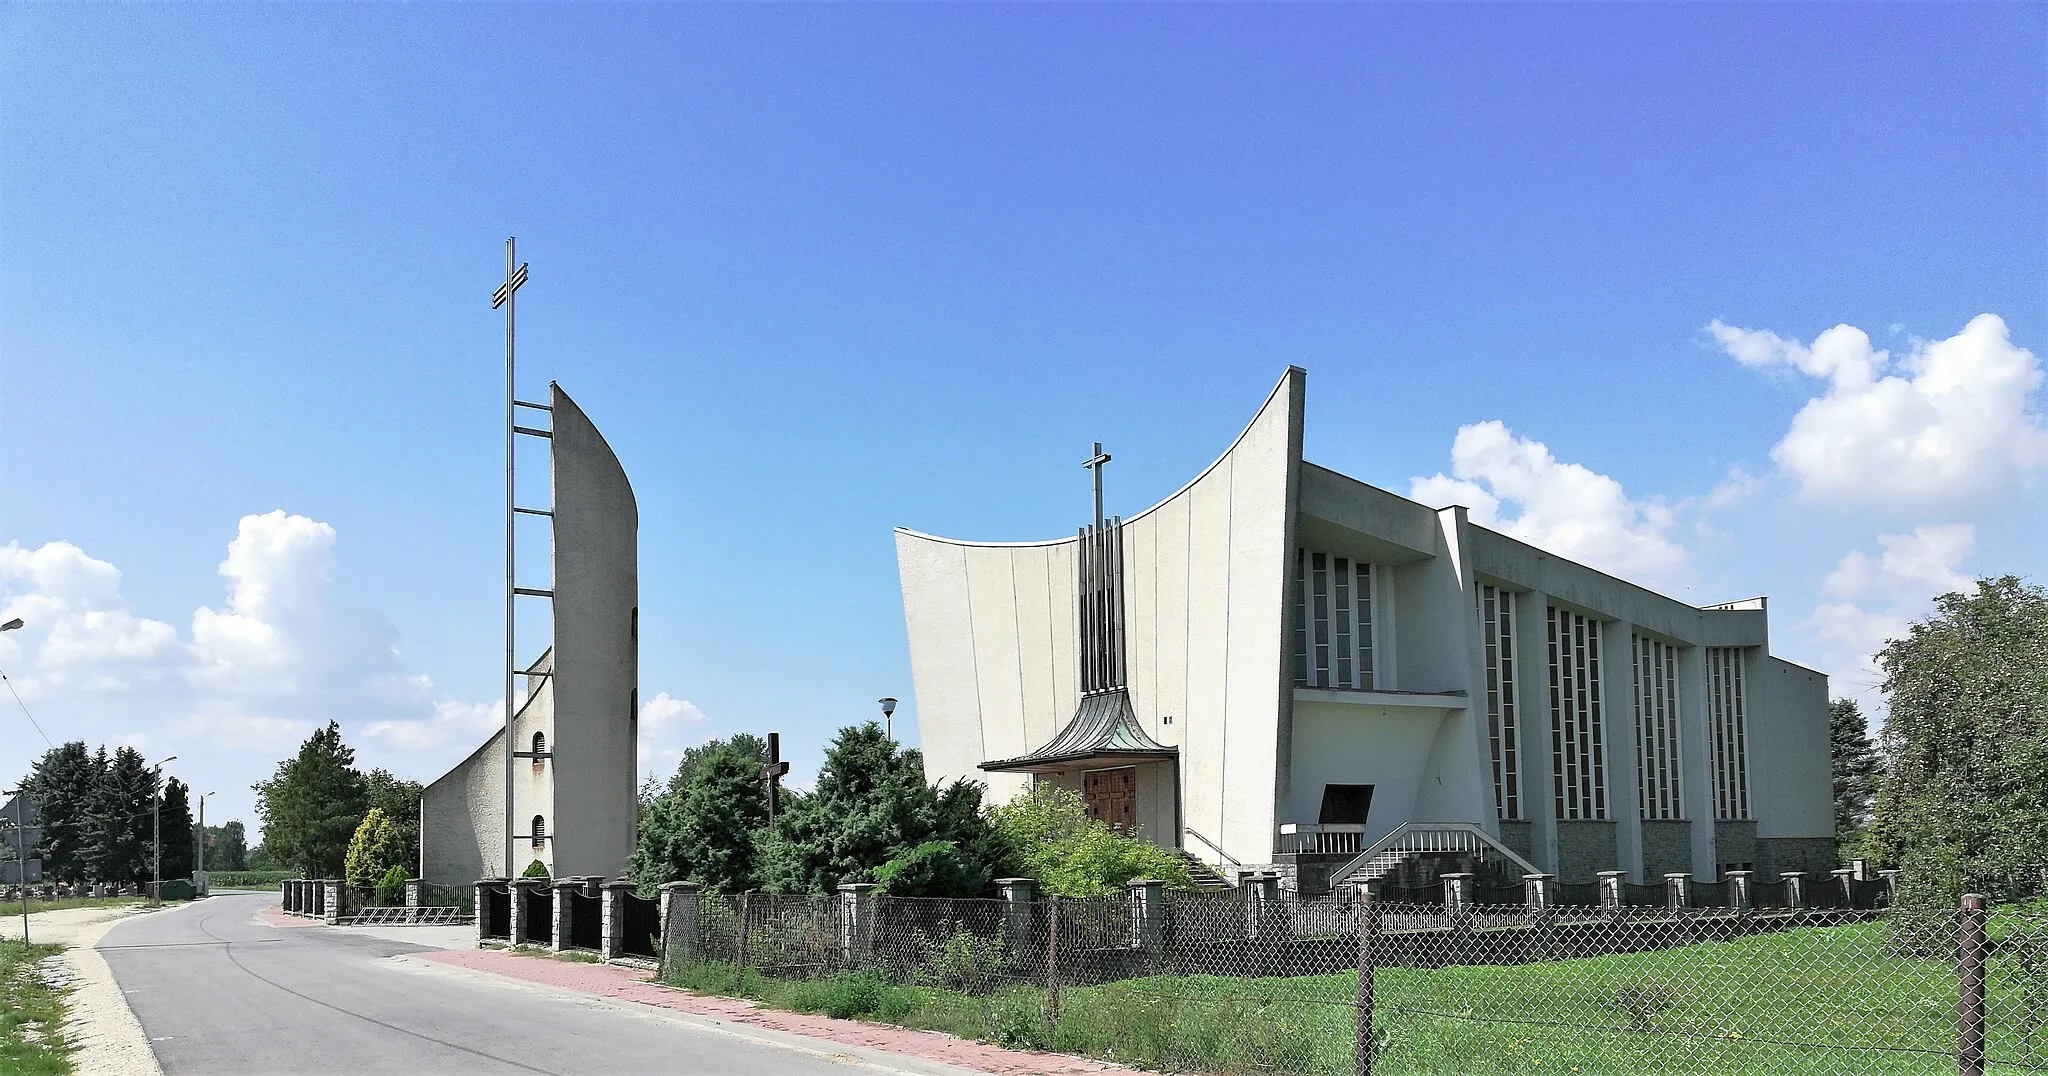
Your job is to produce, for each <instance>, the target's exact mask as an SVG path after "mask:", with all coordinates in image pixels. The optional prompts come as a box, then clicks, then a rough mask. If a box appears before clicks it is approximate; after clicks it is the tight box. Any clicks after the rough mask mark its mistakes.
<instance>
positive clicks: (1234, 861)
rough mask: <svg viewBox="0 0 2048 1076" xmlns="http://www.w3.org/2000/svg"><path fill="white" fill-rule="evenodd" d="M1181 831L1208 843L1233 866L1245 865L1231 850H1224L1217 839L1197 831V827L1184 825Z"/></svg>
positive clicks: (1211, 848)
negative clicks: (1213, 839)
mask: <svg viewBox="0 0 2048 1076" xmlns="http://www.w3.org/2000/svg"><path fill="white" fill-rule="evenodd" d="M1181 832H1183V833H1186V834H1187V835H1188V836H1190V837H1193V838H1194V839H1196V840H1198V841H1200V842H1202V843H1203V844H1206V845H1208V846H1209V850H1210V851H1212V852H1214V853H1216V854H1217V855H1219V856H1222V857H1223V859H1224V861H1225V862H1227V863H1229V864H1230V865H1231V866H1233V867H1242V866H1244V864H1243V863H1240V862H1238V860H1237V857H1235V856H1233V855H1231V854H1230V853H1229V852H1226V851H1224V850H1223V846H1222V845H1219V844H1217V843H1216V842H1215V841H1212V840H1210V839H1209V838H1207V837H1204V836H1202V835H1201V834H1199V833H1197V832H1195V828H1194V827H1193V826H1182V827H1181Z"/></svg>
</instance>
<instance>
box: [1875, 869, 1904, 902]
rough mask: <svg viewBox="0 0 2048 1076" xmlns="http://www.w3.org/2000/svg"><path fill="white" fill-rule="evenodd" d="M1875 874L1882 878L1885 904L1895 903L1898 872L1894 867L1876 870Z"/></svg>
mask: <svg viewBox="0 0 2048 1076" xmlns="http://www.w3.org/2000/svg"><path fill="white" fill-rule="evenodd" d="M1877 876H1878V877H1879V878H1882V879H1884V903H1885V906H1886V907H1891V906H1892V905H1894V904H1897V903H1898V902H1899V872H1898V871H1897V870H1896V869H1892V870H1881V871H1878V872H1877Z"/></svg>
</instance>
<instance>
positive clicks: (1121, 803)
mask: <svg viewBox="0 0 2048 1076" xmlns="http://www.w3.org/2000/svg"><path fill="white" fill-rule="evenodd" d="M1306 382H1307V375H1306V373H1305V372H1304V371H1302V370H1300V369H1297V368H1290V369H1289V370H1288V371H1287V373H1286V374H1285V376H1283V377H1282V378H1281V380H1280V383H1279V384H1278V385H1277V386H1276V387H1275V388H1274V389H1273V391H1272V393H1271V395H1270V396H1269V397H1268V398H1267V399H1266V401H1265V403H1264V405H1263V406H1262V407H1261V408H1260V409H1259V411H1258V413H1257V415H1256V417H1254V418H1253V419H1252V421H1251V423H1250V425H1249V426H1248V427H1246V429H1245V430H1244V432H1243V433H1242V434H1241V435H1240V436H1239V437H1238V438H1237V440H1236V442H1235V443H1234V444H1232V445H1231V446H1230V447H1229V449H1228V450H1227V451H1225V452H1224V453H1223V455H1222V456H1221V457H1220V458H1218V459H1217V460H1216V462H1215V463H1213V464H1211V465H1210V466H1209V467H1208V468H1207V469H1206V470H1204V471H1203V472H1202V473H1201V474H1199V475H1198V476H1196V477H1195V479H1194V480H1193V481H1191V482H1189V483H1188V484H1187V485H1186V486H1184V487H1182V488H1181V489H1180V490H1179V491H1177V492H1175V493H1174V494H1173V495H1171V496H1169V497H1168V498H1166V499H1165V500H1164V501H1162V502H1160V503H1159V504H1157V505H1155V506H1153V507H1152V508H1149V509H1147V510H1145V511H1143V512H1140V513H1138V514H1137V515H1135V516H1132V517H1131V518H1129V519H1127V520H1121V521H1117V520H1109V521H1104V522H1103V523H1102V524H1100V525H1099V526H1097V527H1090V528H1085V529H1084V530H1083V531H1082V533H1081V534H1079V535H1077V536H1075V537H1069V538H1062V539H1056V540H1052V541H1042V542H970V541H960V540H954V539H948V538H939V537H934V536H932V535H928V534H922V533H918V532H916V531H911V530H905V529H899V530H898V531H897V532H896V548H897V560H898V567H899V570H900V573H901V581H902V588H903V602H904V615H905V620H906V624H907V627H908V634H909V643H910V657H911V666H912V673H913V677H914V681H915V688H916V697H917V719H918V727H919V733H920V737H921V740H922V745H923V748H924V755H925V760H926V767H927V776H928V777H929V778H930V779H932V780H942V779H951V778H955V777H971V778H978V779H981V780H985V781H986V782H987V783H988V784H989V786H990V796H991V799H993V800H997V801H1000V800H1004V799H1007V798H1008V797H1009V796H1011V795H1013V794H1015V793H1016V792H1018V791H1020V790H1022V789H1023V788H1025V787H1027V786H1028V784H1029V783H1030V782H1033V781H1050V782H1055V783H1059V784H1062V785H1065V786H1068V787H1072V788H1074V789H1076V790H1078V791H1080V792H1081V793H1082V794H1083V796H1084V798H1085V799H1086V802H1087V803H1088V805H1089V809H1090V811H1091V813H1093V814H1095V815H1096V816H1097V817H1101V818H1104V819H1106V820H1109V821H1112V822H1115V823H1117V824H1120V825H1124V826H1126V827H1128V828H1130V829H1131V830H1133V831H1135V832H1137V833H1140V834H1143V835H1144V836H1146V837H1147V838H1149V839H1150V840H1152V841H1154V842H1155V843H1157V844H1160V845H1162V846H1165V847H1169V848H1173V849H1178V850H1182V851H1184V852H1185V853H1187V854H1188V855H1190V856H1192V857H1194V858H1196V859H1199V860H1201V861H1203V862H1205V863H1207V864H1209V865H1211V866H1212V867H1214V868H1215V869H1216V870H1217V872H1218V873H1220V874H1223V875H1225V876H1231V875H1233V874H1240V873H1244V872H1248V871H1255V870H1272V869H1276V868H1277V869H1280V870H1282V871H1283V873H1284V874H1286V875H1287V876H1288V877H1289V878H1290V879H1291V880H1293V882H1295V883H1298V884H1300V885H1302V886H1303V887H1304V888H1309V887H1311V886H1312V885H1320V884H1326V881H1334V880H1343V879H1350V880H1358V879H1360V878H1363V877H1377V876H1381V875H1383V874H1385V873H1386V872H1388V871H1390V870H1394V869H1396V868H1399V867H1401V865H1402V861H1403V859H1404V857H1405V858H1407V859H1413V858H1414V857H1415V856H1416V855H1417V854H1419V853H1420V854H1426V853H1429V852H1453V853H1457V852H1468V853H1472V854H1476V855H1477V856H1478V857H1479V858H1480V859H1484V860H1489V861H1491V862H1492V863H1493V864H1494V865H1496V866H1497V867H1498V868H1499V869H1500V870H1501V871H1502V873H1504V874H1506V875H1515V874H1519V873H1522V872H1525V871H1541V872H1544V873H1551V874H1555V875H1557V876H1558V877H1559V879H1560V880H1561V881H1565V882H1583V881H1589V880H1591V879H1592V878H1593V876H1594V875H1595V873H1596V872H1599V871H1603V870H1622V871H1626V872H1627V873H1628V875H1629V876H1630V879H1631V880H1633V881H1636V882H1645V881H1648V880H1652V879H1658V878H1661V876H1662V875H1664V874H1665V873H1667V872H1681V871H1682V872H1688V873H1691V874H1692V875H1694V876H1695V877H1698V878H1701V879H1712V878H1716V877H1718V875H1719V873H1720V872H1721V871H1723V870H1730V869H1752V870H1756V871H1758V872H1763V873H1765V874H1766V876H1773V875H1774V874H1775V872H1779V871H1790V870H1826V869H1830V868H1832V867H1833V866H1834V865H1835V850H1834V846H1833V811H1832V796H1831V786H1830V766H1829V727H1828V713H1827V703H1828V691H1827V680H1826V677H1825V676H1823V675H1822V674H1820V673H1818V672H1815V671H1813V670H1810V669H1806V668H1803V667H1801V666H1798V665H1795V664H1792V663H1790V662H1787V661H1784V660H1781V659H1778V658H1775V657H1772V656H1771V654H1770V652H1769V623H1768V616H1767V610H1766V603H1765V602H1764V601H1763V599H1755V600H1752V601H1745V602H1733V603H1729V604H1726V605H1717V606H1707V607H1700V606H1694V605H1690V604H1687V603H1685V602H1682V601H1679V600H1676V599H1673V598H1670V597H1667V596H1665V595H1662V594H1658V593H1655V592H1653V591H1650V590H1647V589H1645V588H1643V587H1640V586H1637V585H1635V584H1632V583H1629V582H1625V581H1623V580H1621V579H1618V578H1615V577H1613V576H1610V575H1607V574H1605V573H1603V572H1600V571H1597V570H1595V569H1593V568H1590V567H1588V566H1585V565H1582V564H1577V563H1574V562H1572V561H1570V560H1567V559H1564V558H1562V557H1559V556H1556V555H1554V554H1550V553H1547V552H1544V551H1542V550H1539V549H1537V548H1535V547H1533V546H1530V545H1528V544H1526V543H1523V542H1520V541H1517V540H1515V539H1513V538H1510V537H1508V536H1506V535H1504V534H1501V533H1498V532H1496V531H1493V530H1490V529H1487V528H1485V527H1482V526H1479V525H1477V524H1475V523H1473V522H1471V521H1470V520H1469V519H1468V518H1467V513H1466V511H1465V509H1463V508H1461V507H1455V506H1453V507H1447V508H1442V509H1436V508H1430V507H1428V506H1426V505H1423V504H1420V503H1417V502H1415V501H1411V500H1408V499H1406V498H1404V497H1401V496H1398V495H1396V494H1393V493H1389V492H1387V491H1385V490H1381V489H1377V488H1375V487H1373V486H1370V485H1367V484H1365V483H1363V482H1359V481H1357V480H1355V479H1351V478H1348V477H1346V476H1344V475H1341V474H1338V473H1336V472H1334V471H1331V470H1328V469H1325V468H1322V467H1318V466H1316V465H1315V464H1312V463H1308V462H1306V461H1304V460H1303V459H1302V430H1303V417H1304V403H1305V399H1304V392H1305V388H1306ZM1098 475H1099V472H1098ZM1098 514H1099V511H1098ZM1311 867H1314V868H1316V869H1317V870H1320V871H1321V872H1322V874H1321V875H1315V876H1314V877H1313V879H1312V877H1311V876H1312V875H1313V874H1314V872H1313V871H1312V870H1311V869H1310V868H1311Z"/></svg>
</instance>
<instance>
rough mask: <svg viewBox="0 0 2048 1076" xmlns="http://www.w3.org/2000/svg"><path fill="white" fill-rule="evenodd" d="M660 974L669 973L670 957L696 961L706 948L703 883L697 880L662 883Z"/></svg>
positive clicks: (688, 962)
mask: <svg viewBox="0 0 2048 1076" xmlns="http://www.w3.org/2000/svg"><path fill="white" fill-rule="evenodd" d="M659 911H660V914H661V975H662V978H663V979H667V978H669V977H670V973H669V969H670V967H671V965H670V963H669V962H670V961H671V960H680V961H682V962H683V963H684V964H694V963H696V961H697V955H698V953H699V952H701V951H702V950H703V948H704V942H703V923H704V920H703V915H704V887H703V886H700V885H698V884H697V883H695V882H664V883H662V886H661V904H660V908H659Z"/></svg>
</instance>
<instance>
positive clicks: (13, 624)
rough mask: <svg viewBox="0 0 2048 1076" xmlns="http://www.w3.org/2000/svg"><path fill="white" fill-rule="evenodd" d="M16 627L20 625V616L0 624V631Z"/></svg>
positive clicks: (11, 629)
mask: <svg viewBox="0 0 2048 1076" xmlns="http://www.w3.org/2000/svg"><path fill="white" fill-rule="evenodd" d="M18 627H21V618H20V617H15V618H14V619H13V620H10V621H8V622H7V623H5V624H0V631H13V630H14V629H16V628H18Z"/></svg>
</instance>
